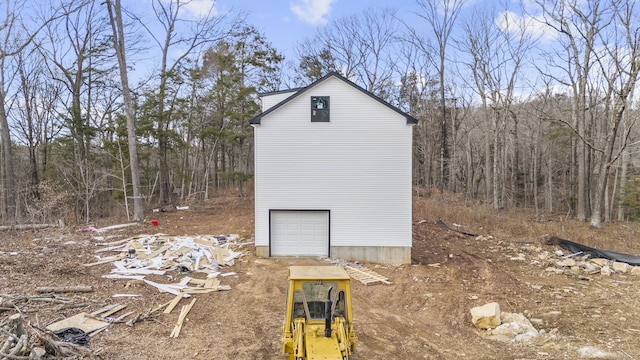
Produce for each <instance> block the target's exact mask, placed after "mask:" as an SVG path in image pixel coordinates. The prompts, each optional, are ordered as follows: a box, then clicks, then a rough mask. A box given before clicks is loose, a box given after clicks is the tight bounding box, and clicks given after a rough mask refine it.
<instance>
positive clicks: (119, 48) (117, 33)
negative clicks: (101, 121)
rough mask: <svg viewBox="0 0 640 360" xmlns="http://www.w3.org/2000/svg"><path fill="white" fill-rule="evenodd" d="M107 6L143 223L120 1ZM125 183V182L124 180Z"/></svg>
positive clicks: (136, 212) (136, 207)
mask: <svg viewBox="0 0 640 360" xmlns="http://www.w3.org/2000/svg"><path fill="white" fill-rule="evenodd" d="M106 4H107V8H108V10H109V19H110V21H111V28H112V29H113V45H114V48H115V51H116V55H117V57H118V65H119V68H120V82H121V83H122V98H123V101H124V108H125V113H126V116H127V141H128V144H129V162H130V165H131V182H132V183H133V221H142V220H144V207H143V203H142V194H141V191H140V167H139V165H138V151H137V148H136V125H135V114H134V111H133V99H132V98H131V92H130V91H129V78H128V76H127V61H126V55H125V44H124V29H123V24H122V11H121V8H120V0H115V9H112V5H111V0H106ZM114 10H115V11H114ZM114 12H115V14H114ZM123 181H125V180H124V179H123ZM125 184H126V182H125Z"/></svg>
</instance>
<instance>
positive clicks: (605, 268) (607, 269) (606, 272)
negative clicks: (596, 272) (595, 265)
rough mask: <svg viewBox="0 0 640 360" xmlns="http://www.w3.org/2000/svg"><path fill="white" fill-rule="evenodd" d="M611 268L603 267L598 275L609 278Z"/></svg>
mask: <svg viewBox="0 0 640 360" xmlns="http://www.w3.org/2000/svg"><path fill="white" fill-rule="evenodd" d="M611 273H612V271H611V268H610V267H609V265H605V266H603V267H602V269H600V274H602V275H605V276H611Z"/></svg>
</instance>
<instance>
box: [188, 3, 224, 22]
mask: <svg viewBox="0 0 640 360" xmlns="http://www.w3.org/2000/svg"><path fill="white" fill-rule="evenodd" d="M184 9H185V10H186V11H187V12H188V13H189V14H191V15H192V16H194V17H196V18H201V17H205V16H207V15H211V16H216V15H217V10H216V2H215V0H191V1H190V2H185V3H184ZM209 12H211V13H209Z"/></svg>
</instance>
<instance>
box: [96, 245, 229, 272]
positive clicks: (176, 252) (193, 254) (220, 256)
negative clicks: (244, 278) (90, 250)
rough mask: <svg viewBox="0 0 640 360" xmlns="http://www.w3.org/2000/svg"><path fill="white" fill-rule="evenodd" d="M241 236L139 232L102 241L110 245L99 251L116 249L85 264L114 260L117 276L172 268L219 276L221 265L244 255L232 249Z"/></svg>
mask: <svg viewBox="0 0 640 360" xmlns="http://www.w3.org/2000/svg"><path fill="white" fill-rule="evenodd" d="M237 239H238V236H237V235H220V236H211V235H200V236H168V235H164V234H155V235H139V236H135V237H132V238H129V239H125V240H120V241H116V242H112V243H106V244H102V245H104V246H107V247H106V248H102V249H98V250H96V253H103V252H116V253H117V254H116V255H112V256H107V257H101V256H99V255H96V258H97V261H95V262H93V263H89V264H84V265H85V266H95V265H100V264H104V263H113V265H114V266H115V267H116V268H115V269H114V270H112V271H111V273H112V274H117V275H151V274H153V275H163V274H164V273H165V271H168V270H179V271H180V272H182V273H188V272H193V271H197V272H203V273H205V274H207V277H215V276H217V275H219V272H218V271H217V270H218V268H219V267H220V266H230V265H233V260H234V259H235V258H237V257H238V256H240V255H241V253H240V252H235V251H233V250H231V249H230V248H229V246H230V245H231V244H232V242H231V241H235V240H237Z"/></svg>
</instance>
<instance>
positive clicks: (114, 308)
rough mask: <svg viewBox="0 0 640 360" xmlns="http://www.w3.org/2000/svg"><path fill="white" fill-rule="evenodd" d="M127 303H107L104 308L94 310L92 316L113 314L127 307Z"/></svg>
mask: <svg viewBox="0 0 640 360" xmlns="http://www.w3.org/2000/svg"><path fill="white" fill-rule="evenodd" d="M126 307H127V305H121V304H118V303H116V304H111V305H107V306H105V307H103V308H102V309H98V310H96V311H94V312H92V313H91V316H95V317H102V318H104V317H107V316H109V315H111V314H114V313H117V312H118V311H120V310H122V309H124V308H126Z"/></svg>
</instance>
